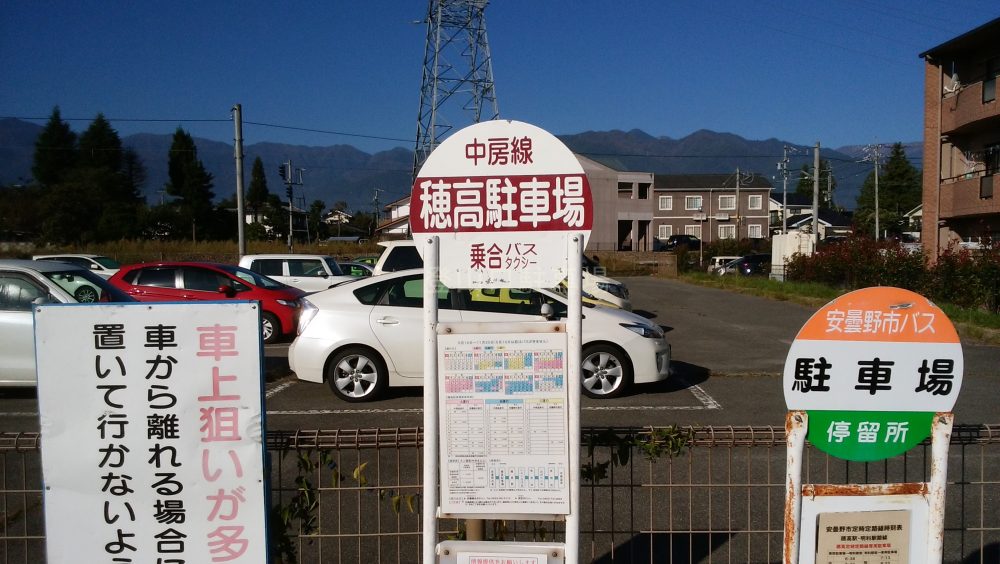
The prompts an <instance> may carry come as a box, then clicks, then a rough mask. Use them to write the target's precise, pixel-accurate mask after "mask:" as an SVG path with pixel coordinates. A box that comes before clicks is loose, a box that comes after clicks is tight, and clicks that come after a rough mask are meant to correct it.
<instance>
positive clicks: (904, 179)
mask: <svg viewBox="0 0 1000 564" xmlns="http://www.w3.org/2000/svg"><path fill="white" fill-rule="evenodd" d="M922 194H923V187H922V181H921V177H920V171H919V170H917V169H916V168H914V167H913V166H912V165H911V164H910V160H909V159H908V158H906V151H904V150H903V145H902V143H896V144H894V145H893V146H892V152H891V154H890V155H889V160H888V161H886V163H885V164H884V165H880V166H879V177H878V200H879V201H878V219H879V221H878V223H879V230H880V231H882V232H883V233H885V232H889V233H900V232H902V231H903V230H904V227H905V223H906V218H905V215H906V213H907V212H909V211H910V210H912V209H913V208H915V207H917V206H918V205H919V204H920V201H921V198H922ZM857 204H858V205H857V209H856V211H855V214H854V218H855V225H856V227H857V228H858V229H859V230H861V231H863V232H864V233H868V234H873V233H875V170H874V169H873V170H872V172H870V173H869V174H868V177H867V178H866V179H865V183H864V184H863V185H862V186H861V192H860V193H859V194H858V202H857Z"/></svg>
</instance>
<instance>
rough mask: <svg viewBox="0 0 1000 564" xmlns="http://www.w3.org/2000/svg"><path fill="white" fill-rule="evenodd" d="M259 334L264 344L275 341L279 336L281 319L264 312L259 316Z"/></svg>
mask: <svg viewBox="0 0 1000 564" xmlns="http://www.w3.org/2000/svg"><path fill="white" fill-rule="evenodd" d="M260 335H261V338H263V339H264V342H265V343H266V344H271V343H276V342H278V339H279V338H280V337H281V321H279V320H278V316H276V315H274V314H273V313H269V312H266V311H265V312H264V314H263V315H261V317H260Z"/></svg>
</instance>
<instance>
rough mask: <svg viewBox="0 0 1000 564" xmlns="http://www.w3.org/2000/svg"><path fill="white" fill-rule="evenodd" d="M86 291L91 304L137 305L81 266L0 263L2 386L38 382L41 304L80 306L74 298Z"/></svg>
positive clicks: (5, 261)
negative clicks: (37, 339) (36, 311)
mask: <svg viewBox="0 0 1000 564" xmlns="http://www.w3.org/2000/svg"><path fill="white" fill-rule="evenodd" d="M84 287H86V288H91V289H93V291H94V293H95V295H94V296H93V298H94V299H91V300H88V301H101V302H133V301H135V300H133V299H132V298H131V297H129V296H128V295H126V294H125V293H124V292H122V291H121V290H118V289H117V288H115V287H114V286H112V285H111V284H110V283H108V282H107V281H106V280H104V279H103V278H101V277H99V276H97V275H96V274H94V273H93V272H92V271H90V270H84V269H82V268H80V267H78V266H73V265H70V264H66V263H63V262H57V261H31V260H0V386H34V385H35V383H36V380H35V322H34V316H33V313H32V311H31V310H32V307H33V306H34V305H35V304H41V303H64V304H71V303H76V302H78V301H80V300H77V299H76V298H75V297H74V294H76V293H78V292H79V289H80V288H84ZM88 296H89V294H88ZM74 329H75V330H82V329H83V328H80V327H76V328H74Z"/></svg>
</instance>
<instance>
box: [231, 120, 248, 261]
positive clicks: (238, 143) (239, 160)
mask: <svg viewBox="0 0 1000 564" xmlns="http://www.w3.org/2000/svg"><path fill="white" fill-rule="evenodd" d="M232 111H233V124H234V126H235V127H236V133H235V135H236V136H235V147H236V148H235V153H236V154H235V156H236V225H237V227H236V239H237V249H238V251H237V252H239V255H240V256H239V258H243V255H245V254H247V238H246V234H245V233H244V231H243V229H244V227H245V226H246V222H247V218H246V213H245V212H244V211H243V107H242V106H241V105H240V104H236V105H235V106H233V110H232Z"/></svg>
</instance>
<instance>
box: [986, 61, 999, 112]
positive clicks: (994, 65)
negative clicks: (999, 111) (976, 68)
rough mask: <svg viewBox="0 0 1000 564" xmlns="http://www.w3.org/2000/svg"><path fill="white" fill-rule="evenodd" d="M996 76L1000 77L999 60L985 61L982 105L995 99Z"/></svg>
mask: <svg viewBox="0 0 1000 564" xmlns="http://www.w3.org/2000/svg"><path fill="white" fill-rule="evenodd" d="M997 76H1000V59H990V60H988V61H986V75H985V77H984V78H983V103H984V104H985V103H987V102H992V101H994V100H996V99H997Z"/></svg>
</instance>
